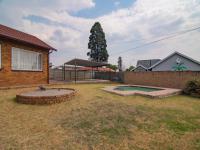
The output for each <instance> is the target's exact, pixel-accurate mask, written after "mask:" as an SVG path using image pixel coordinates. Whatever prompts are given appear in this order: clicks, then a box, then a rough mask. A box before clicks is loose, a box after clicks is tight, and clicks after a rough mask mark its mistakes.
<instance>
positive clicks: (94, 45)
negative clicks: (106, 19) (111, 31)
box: [87, 22, 109, 62]
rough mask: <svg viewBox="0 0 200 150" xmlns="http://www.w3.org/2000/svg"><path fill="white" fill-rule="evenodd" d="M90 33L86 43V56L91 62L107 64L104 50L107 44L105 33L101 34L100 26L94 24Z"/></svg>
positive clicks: (106, 53) (97, 23)
mask: <svg viewBox="0 0 200 150" xmlns="http://www.w3.org/2000/svg"><path fill="white" fill-rule="evenodd" d="M90 33H91V34H90V37H89V43H88V49H90V52H88V53H87V56H89V57H90V59H91V60H92V61H96V62H107V61H108V57H109V55H108V52H107V49H106V47H107V44H106V39H105V33H104V32H103V29H102V27H101V24H100V23H99V22H95V24H94V25H93V26H92V28H91V30H90Z"/></svg>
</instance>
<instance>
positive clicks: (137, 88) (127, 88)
mask: <svg viewBox="0 0 200 150" xmlns="http://www.w3.org/2000/svg"><path fill="white" fill-rule="evenodd" d="M115 90H118V91H143V92H153V91H160V90H162V89H157V88H149V87H140V86H118V87H117V88H115Z"/></svg>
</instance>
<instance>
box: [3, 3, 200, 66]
mask: <svg viewBox="0 0 200 150" xmlns="http://www.w3.org/2000/svg"><path fill="white" fill-rule="evenodd" d="M9 2H10V3H9ZM44 6H45V7H44ZM94 6H95V3H94V1H92V0H73V1H70V0H57V1H53V0H50V1H48V2H47V1H46V0H45V1H42V2H41V1H39V0H36V1H25V0H24V1H22V2H19V1H14V2H13V1H12V3H11V1H9V0H8V1H3V2H2V3H0V11H1V13H0V22H1V23H3V24H7V25H12V27H15V28H17V29H20V30H23V31H25V32H28V33H31V34H34V35H36V36H38V37H39V38H41V39H43V40H45V41H46V42H48V43H49V44H52V45H53V46H55V47H56V48H57V49H59V50H60V51H58V52H57V53H55V54H53V55H52V61H53V63H54V64H56V65H59V64H62V63H63V62H65V61H67V60H69V59H70V58H74V57H82V58H87V56H86V52H87V51H88V50H87V42H88V37H89V31H90V28H91V26H92V25H93V23H94V22H95V21H100V22H101V24H102V26H103V29H104V31H105V33H106V38H107V41H108V51H109V53H110V54H114V53H117V52H120V51H125V50H127V49H130V48H132V47H136V46H138V45H140V44H144V43H146V42H149V41H151V40H154V39H155V37H159V36H162V35H166V34H169V33H173V32H177V31H181V30H185V29H190V28H192V27H195V26H199V25H200V22H199V20H200V2H199V1H198V0H159V1H153V2H152V1H150V0H137V1H136V2H135V3H133V5H132V6H130V7H129V8H123V9H119V10H117V11H113V12H111V13H109V14H106V15H103V16H100V17H98V18H94V19H88V18H81V17H75V16H72V15H70V12H72V11H73V12H74V11H79V10H81V9H89V8H92V7H94ZM8 8H9V9H8ZM30 15H35V16H41V17H44V18H46V19H48V20H49V21H51V22H54V24H48V23H46V24H45V23H44V22H43V23H42V22H37V21H36V22H33V21H31V20H27V19H23V18H24V17H26V16H30ZM199 33H200V32H197V31H196V32H191V33H190V34H185V35H184V36H180V37H177V38H174V39H169V40H166V41H163V42H160V43H156V44H154V45H150V46H147V47H143V48H139V49H135V50H131V51H129V52H127V53H122V54H119V55H122V57H123V60H124V63H125V64H126V66H127V65H130V64H135V63H136V60H137V59H150V58H163V57H165V56H167V55H168V54H169V53H170V52H173V51H175V50H176V51H179V52H183V53H185V54H187V55H189V56H191V57H193V58H195V59H199V58H200V53H199V48H200V43H199V42H198V39H199V38H200V34H199ZM138 39H147V40H143V41H139V42H138ZM128 41H132V42H128ZM119 55H111V56H110V62H112V63H116V62H117V57H118V56H119Z"/></svg>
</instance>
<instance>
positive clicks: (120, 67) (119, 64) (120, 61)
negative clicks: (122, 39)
mask: <svg viewBox="0 0 200 150" xmlns="http://www.w3.org/2000/svg"><path fill="white" fill-rule="evenodd" d="M118 69H119V71H120V72H121V71H122V57H121V56H119V58H118Z"/></svg>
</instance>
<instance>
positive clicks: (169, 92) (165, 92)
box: [102, 84, 182, 98]
mask: <svg viewBox="0 0 200 150" xmlns="http://www.w3.org/2000/svg"><path fill="white" fill-rule="evenodd" d="M119 86H140V87H146V88H156V89H161V90H160V91H152V92H144V91H119V90H115V88H116V87H119ZM102 90H104V91H106V92H109V93H113V94H117V95H120V96H131V95H140V96H145V97H149V98H165V97H169V96H173V95H179V94H181V92H182V90H181V89H173V88H164V87H155V86H144V85H132V84H123V85H116V86H106V87H104V88H102Z"/></svg>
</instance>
